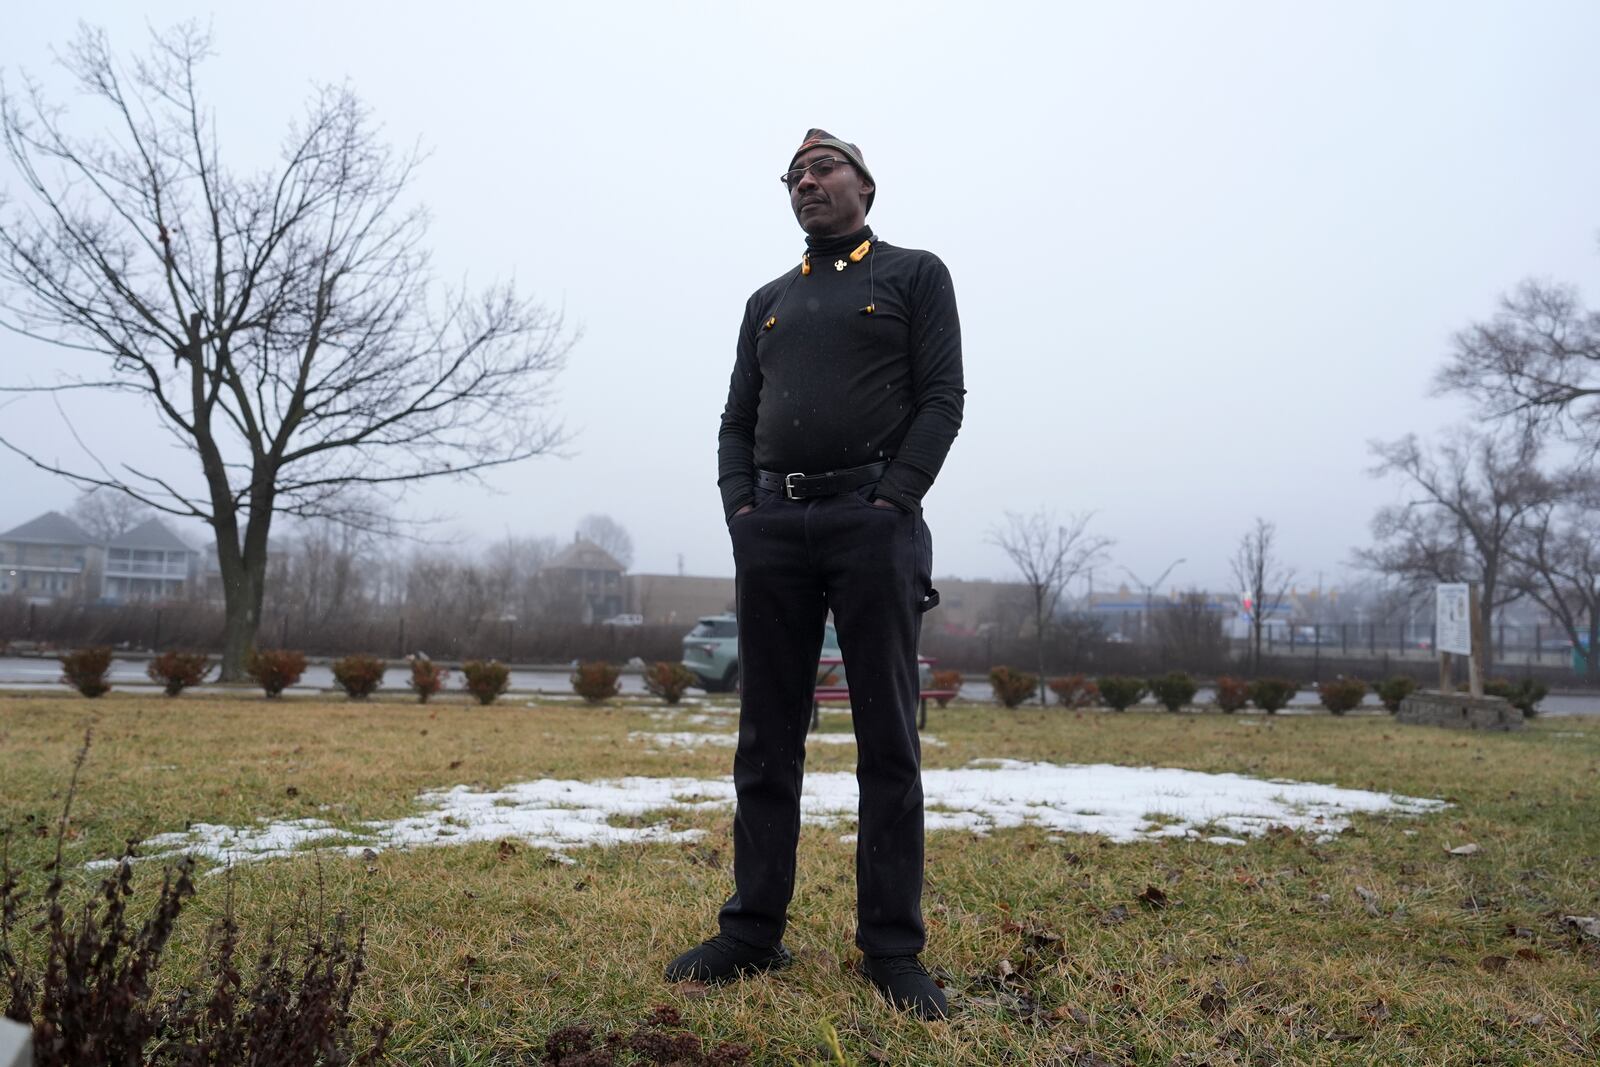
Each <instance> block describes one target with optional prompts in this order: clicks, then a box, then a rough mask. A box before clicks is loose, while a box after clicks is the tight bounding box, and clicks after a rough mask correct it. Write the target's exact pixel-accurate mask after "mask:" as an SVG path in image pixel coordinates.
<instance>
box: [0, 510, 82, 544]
mask: <svg viewBox="0 0 1600 1067" xmlns="http://www.w3.org/2000/svg"><path fill="white" fill-rule="evenodd" d="M0 541H28V542H31V543H33V544H41V545H92V544H94V538H92V537H90V536H89V535H88V534H86V533H84V532H83V527H81V526H79V525H78V524H77V523H75V522H73V521H72V520H71V519H69V518H67V517H66V516H65V515H63V514H61V512H59V511H47V512H45V513H44V514H43V515H40V516H39V517H38V518H37V519H29V520H28V521H27V522H25V523H23V524H22V525H21V526H18V527H17V528H16V529H14V530H7V531H6V532H5V533H3V534H0Z"/></svg>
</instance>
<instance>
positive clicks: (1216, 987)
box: [1200, 981, 1228, 1018]
mask: <svg viewBox="0 0 1600 1067" xmlns="http://www.w3.org/2000/svg"><path fill="white" fill-rule="evenodd" d="M1200 1010H1201V1011H1203V1012H1205V1013H1206V1014H1207V1015H1209V1016H1211V1017H1212V1018H1216V1017H1217V1016H1218V1015H1221V1014H1222V1013H1223V1012H1225V1011H1227V1010H1228V989H1227V987H1226V986H1224V985H1223V984H1222V983H1221V982H1220V981H1214V982H1212V983H1211V988H1210V989H1209V990H1207V991H1206V992H1205V993H1204V994H1202V995H1201V997H1200Z"/></svg>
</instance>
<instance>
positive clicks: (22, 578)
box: [0, 511, 101, 604]
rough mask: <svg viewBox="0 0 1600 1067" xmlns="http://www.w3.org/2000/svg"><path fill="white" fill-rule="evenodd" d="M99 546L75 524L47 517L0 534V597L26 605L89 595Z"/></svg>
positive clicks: (51, 514) (53, 514)
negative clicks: (22, 599) (16, 596)
mask: <svg viewBox="0 0 1600 1067" xmlns="http://www.w3.org/2000/svg"><path fill="white" fill-rule="evenodd" d="M100 556H101V548H100V546H98V545H96V544H95V543H94V539H93V538H91V537H90V536H89V535H88V534H87V533H85V532H84V531H83V529H82V527H80V526H79V525H78V524H77V523H75V522H73V521H72V520H71V519H69V518H67V517H66V516H65V515H63V514H61V513H60V512H57V511H49V512H46V513H45V514H43V515H40V516H39V517H38V518H36V519H31V520H29V521H28V522H25V523H23V524H22V525H21V526H18V527H17V528H16V529H13V530H7V531H6V532H5V533H3V534H0V596H7V595H10V594H13V593H15V594H20V595H21V596H23V597H25V598H26V599H27V600H28V601H29V602H31V603H35V604H48V603H50V602H52V601H55V600H76V599H81V598H83V597H84V596H85V595H86V594H89V593H90V590H91V589H92V584H91V581H92V578H93V575H94V573H95V570H96V568H97V567H98V565H99V562H100Z"/></svg>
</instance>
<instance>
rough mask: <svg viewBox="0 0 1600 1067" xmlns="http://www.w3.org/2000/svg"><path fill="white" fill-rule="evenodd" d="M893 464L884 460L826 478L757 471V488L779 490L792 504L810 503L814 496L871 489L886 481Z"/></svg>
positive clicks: (831, 472)
mask: <svg viewBox="0 0 1600 1067" xmlns="http://www.w3.org/2000/svg"><path fill="white" fill-rule="evenodd" d="M888 469H889V461H888V460H881V461H879V462H877V463H868V464H865V465H864V466H860V467H847V468H845V469H844V470H842V471H824V472H823V473H822V474H800V473H798V472H796V473H794V474H779V473H778V472H777V471H760V470H758V471H756V485H757V487H759V488H761V489H773V490H777V491H779V492H781V493H783V495H784V496H785V497H787V498H789V499H790V500H807V499H809V498H811V497H814V496H834V495H836V494H838V493H848V492H849V491H850V490H852V489H860V488H861V487H862V486H863V485H871V484H872V483H873V482H875V481H878V480H879V479H880V478H882V477H883V472H884V471H886V470H888Z"/></svg>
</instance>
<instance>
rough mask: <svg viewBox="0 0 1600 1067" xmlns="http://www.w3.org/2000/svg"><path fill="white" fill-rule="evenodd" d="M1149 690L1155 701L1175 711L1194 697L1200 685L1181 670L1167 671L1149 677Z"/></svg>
mask: <svg viewBox="0 0 1600 1067" xmlns="http://www.w3.org/2000/svg"><path fill="white" fill-rule="evenodd" d="M1149 684H1150V692H1151V693H1153V694H1155V698H1156V702H1157V703H1158V704H1160V705H1161V706H1162V707H1164V708H1166V709H1167V710H1168V711H1177V710H1178V709H1179V708H1181V707H1183V706H1184V705H1185V704H1187V703H1189V702H1190V701H1191V700H1193V699H1194V695H1195V693H1197V692H1199V691H1200V687H1199V686H1198V685H1196V684H1195V681H1194V679H1193V678H1191V677H1189V676H1188V675H1187V674H1185V673H1183V672H1182V671H1169V672H1168V673H1166V674H1163V675H1161V676H1160V677H1159V678H1152V679H1150V683H1149Z"/></svg>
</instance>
